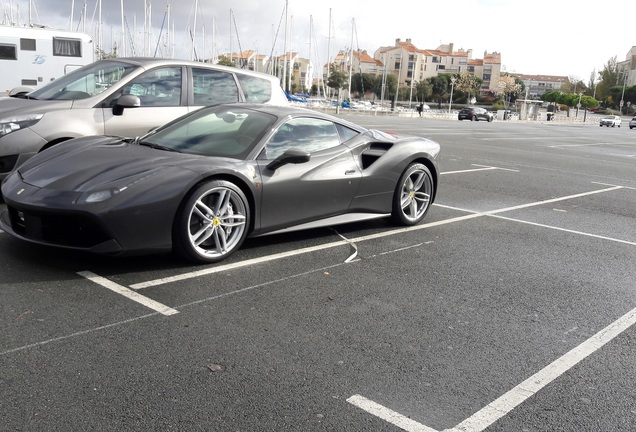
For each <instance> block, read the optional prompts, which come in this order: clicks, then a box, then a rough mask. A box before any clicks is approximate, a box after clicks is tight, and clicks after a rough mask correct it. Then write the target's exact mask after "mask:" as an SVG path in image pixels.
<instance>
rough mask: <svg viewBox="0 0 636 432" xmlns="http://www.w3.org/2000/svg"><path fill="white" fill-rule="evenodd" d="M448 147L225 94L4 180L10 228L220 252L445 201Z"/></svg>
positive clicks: (98, 241)
mask: <svg viewBox="0 0 636 432" xmlns="http://www.w3.org/2000/svg"><path fill="white" fill-rule="evenodd" d="M439 151H440V146H439V144H437V143H436V142H434V141H430V140H428V139H425V138H420V137H401V136H396V135H392V134H387V133H383V132H380V131H377V130H367V129H365V128H362V127H360V126H357V125H355V124H352V123H349V122H347V121H344V120H342V119H340V118H337V117H333V116H329V115H326V114H322V113H319V112H315V111H311V110H305V109H299V108H291V107H275V106H265V105H249V104H227V105H216V106H211V107H206V108H202V109H200V110H197V111H195V112H193V113H190V114H188V115H185V116H183V117H180V118H178V119H176V120H174V121H172V122H170V123H168V124H166V125H165V126H162V127H161V128H159V129H156V130H154V131H151V132H150V133H148V134H146V135H144V136H142V137H138V138H135V139H128V138H121V137H112V136H92V137H84V138H76V139H73V140H70V141H67V142H64V143H61V144H58V145H56V146H54V147H52V148H50V149H48V150H45V151H43V152H41V153H39V154H37V155H36V156H34V157H32V158H31V159H29V160H27V161H26V162H25V163H24V164H23V165H21V166H20V167H19V168H18V169H17V170H16V171H15V172H14V173H13V174H11V175H10V176H9V177H7V178H6V179H5V181H4V182H3V184H2V195H3V197H4V200H5V202H6V204H7V209H6V211H5V212H3V214H2V217H1V218H0V228H1V229H2V230H4V231H6V232H7V233H9V234H11V235H13V236H15V237H18V238H21V239H23V240H26V241H29V242H33V243H39V244H44V245H52V246H58V247H64V248H72V249H79V250H86V251H90V252H95V253H101V254H127V253H150V252H160V251H161V252H163V251H170V250H173V251H175V252H176V253H178V254H179V255H181V256H183V257H185V258H187V259H189V260H192V261H195V262H200V263H212V262H217V261H220V260H222V259H224V258H226V257H227V256H229V255H230V254H231V253H233V252H234V251H236V250H237V249H238V248H239V247H240V246H241V244H242V243H243V241H244V239H245V238H246V237H247V236H259V235H264V234H272V233H276V232H280V231H289V230H296V229H305V228H313V227H318V226H329V225H335V224H342V223H347V222H353V221H359V220H364V219H370V218H379V217H390V218H391V219H392V220H393V221H394V222H395V223H397V224H400V225H413V224H417V223H419V222H420V221H421V220H422V219H423V218H424V215H425V214H426V213H427V211H428V209H429V208H430V206H431V204H432V203H433V201H434V199H435V193H436V191H437V182H438V168H437V157H438V155H439Z"/></svg>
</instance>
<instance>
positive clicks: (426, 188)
mask: <svg viewBox="0 0 636 432" xmlns="http://www.w3.org/2000/svg"><path fill="white" fill-rule="evenodd" d="M434 192H435V184H433V177H432V176H431V172H430V171H429V170H428V168H427V167H426V166H425V165H423V164H421V163H413V164H411V165H409V166H408V167H407V168H406V170H405V171H404V172H403V173H402V176H401V177H400V180H399V181H398V184H397V186H396V188H395V192H394V194H393V211H392V213H391V219H392V220H393V222H394V223H396V224H399V225H415V224H417V223H419V222H420V221H421V220H422V219H423V218H424V216H425V215H426V212H427V211H428V209H429V207H430V205H431V199H432V197H433V195H434Z"/></svg>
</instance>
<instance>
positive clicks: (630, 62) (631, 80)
mask: <svg viewBox="0 0 636 432" xmlns="http://www.w3.org/2000/svg"><path fill="white" fill-rule="evenodd" d="M616 69H617V70H618V76H619V80H620V84H624V85H626V86H627V87H631V86H635V85H636V46H633V47H632V48H631V49H630V50H629V51H628V52H627V55H626V56H625V60H624V61H622V62H619V63H617V64H616Z"/></svg>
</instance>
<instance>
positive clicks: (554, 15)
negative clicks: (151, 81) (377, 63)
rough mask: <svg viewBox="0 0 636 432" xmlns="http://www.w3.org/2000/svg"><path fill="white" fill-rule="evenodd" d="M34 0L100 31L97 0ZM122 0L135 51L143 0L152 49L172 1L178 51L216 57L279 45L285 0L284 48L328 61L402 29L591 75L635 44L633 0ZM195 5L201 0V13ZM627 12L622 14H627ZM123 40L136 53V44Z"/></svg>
mask: <svg viewBox="0 0 636 432" xmlns="http://www.w3.org/2000/svg"><path fill="white" fill-rule="evenodd" d="M31 1H32V4H33V5H34V7H33V8H32V9H31V10H32V15H31V16H32V17H33V21H34V22H37V23H41V24H45V25H49V26H51V27H58V28H69V27H70V24H69V22H70V17H71V10H72V5H73V4H74V6H75V8H74V9H75V10H74V12H73V15H74V20H73V25H72V27H73V28H77V27H78V26H80V29H81V26H82V24H80V21H79V20H80V17H81V14H82V12H81V11H82V8H83V7H84V5H86V10H87V19H86V30H87V32H89V33H91V34H92V35H93V37H94V38H95V39H97V35H96V32H97V31H96V28H97V26H96V23H97V22H98V19H97V17H98V15H97V7H96V6H97V4H98V3H97V2H98V0H31ZM0 2H1V3H0V4H1V5H2V8H3V12H4V14H3V16H4V15H5V14H8V13H9V11H10V10H12V13H13V20H14V21H17V19H18V12H17V11H18V8H19V17H20V18H19V20H20V23H22V24H24V23H25V22H27V19H28V10H29V7H28V5H29V0H0ZM123 3H124V16H125V20H126V22H127V25H128V28H129V29H130V32H133V29H135V28H136V30H137V31H136V35H137V36H136V38H135V39H136V42H135V45H136V47H135V48H136V53H143V31H142V29H143V22H144V3H146V4H150V5H151V11H152V13H151V15H150V17H151V19H152V27H153V30H152V35H151V37H149V38H148V40H149V42H148V45H149V46H150V47H151V48H149V49H150V51H149V52H150V53H151V55H152V54H154V52H155V47H156V45H157V40H158V38H159V35H160V31H161V30H160V29H161V26H162V21H163V20H164V17H165V16H166V10H167V5H168V4H171V5H172V19H171V21H173V22H174V28H175V35H176V39H175V46H174V50H175V55H176V56H177V57H180V58H186V59H189V58H191V51H192V50H191V45H192V42H191V38H190V36H188V35H190V34H191V35H192V36H193V37H194V39H195V41H196V51H197V54H198V55H199V56H201V54H202V51H203V49H204V48H205V52H204V53H203V54H204V55H205V57H211V55H212V46H213V42H214V43H215V45H216V50H217V52H218V53H224V52H228V51H229V50H230V45H231V47H232V51H234V52H238V51H239V46H240V48H241V49H242V50H248V49H251V50H257V51H258V52H260V53H262V54H270V53H271V52H273V53H274V54H280V53H282V52H283V48H284V46H285V45H284V43H285V42H284V40H285V37H284V34H285V25H284V17H285V14H284V10H285V4H286V3H287V4H288V5H289V14H288V22H289V25H288V29H289V30H288V32H287V34H288V38H289V39H288V40H289V41H288V42H287V45H286V46H287V49H288V50H292V51H297V52H299V53H300V54H301V56H303V57H308V56H309V48H310V39H311V40H312V43H311V46H312V47H313V48H312V50H313V51H312V52H313V54H312V60H313V61H314V62H319V63H321V64H322V63H326V61H327V52H328V51H329V53H330V54H331V56H332V57H333V55H334V54H335V53H336V52H337V51H338V50H343V49H346V48H348V47H349V46H353V48H354V49H362V50H367V51H368V52H369V53H370V54H371V55H373V53H374V52H375V50H376V49H378V48H379V47H380V46H389V45H394V44H395V39H396V38H401V39H402V40H406V39H407V38H410V39H411V41H412V43H413V44H414V45H415V46H416V47H417V48H420V49H434V48H437V47H438V46H439V45H441V44H448V43H453V44H454V47H455V49H460V48H463V49H466V50H468V49H472V50H473V58H483V54H484V51H488V52H494V51H496V52H499V53H501V61H502V68H503V69H504V70H507V71H509V72H518V73H523V74H543V75H560V76H575V77H578V78H579V79H582V80H584V81H585V82H588V81H589V77H590V74H591V73H592V71H593V70H595V69H596V70H597V71H599V70H602V68H603V66H604V65H605V64H606V63H607V61H608V60H609V59H610V58H612V57H617V60H618V61H622V60H625V58H626V55H627V53H628V52H629V50H630V49H631V48H632V46H636V32H635V31H634V27H633V19H634V18H633V17H636V2H632V1H627V0H614V1H611V2H610V3H608V8H607V9H605V8H603V4H604V3H602V2H600V3H599V2H594V3H586V2H575V1H562V0H532V1H519V0H453V1H439V0H438V1H430V0H419V1H413V0H410V1H405V0H402V1H391V0H340V1H331V0H321V1H308V0H288V1H287V2H286V1H285V0H234V1H227V0H123ZM120 5H121V0H102V22H103V25H102V31H103V42H104V49H105V50H106V51H110V50H111V46H112V45H111V35H112V36H113V38H114V39H116V40H119V39H120V38H121V20H122V18H121V8H120ZM195 5H198V13H196V14H195ZM195 15H196V28H195V27H194V23H195ZM330 15H331V23H332V24H331V31H330V28H329V17H330ZM621 17H625V20H623V22H622V23H621ZM311 21H313V37H311V38H310V27H311V26H310V22H311ZM135 23H136V26H135ZM203 26H205V36H204V31H203ZM230 26H232V27H231V29H232V30H231V34H232V37H231V38H230ZM213 28H215V29H216V31H215V32H213ZM164 31H165V30H164ZM277 32H278V36H277V37H276V36H275V35H276V33H277ZM213 33H214V34H213ZM329 34H331V39H330V38H329V37H328V36H329ZM127 38H128V39H130V36H127ZM151 38H152V39H151ZM352 41H353V43H352ZM159 45H160V49H161V48H162V47H161V44H159ZM164 49H166V50H167V48H164ZM127 50H128V52H127V53H128V54H129V55H130V54H131V53H132V49H131V48H127Z"/></svg>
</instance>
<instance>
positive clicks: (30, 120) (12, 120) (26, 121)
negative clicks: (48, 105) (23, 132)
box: [0, 114, 44, 137]
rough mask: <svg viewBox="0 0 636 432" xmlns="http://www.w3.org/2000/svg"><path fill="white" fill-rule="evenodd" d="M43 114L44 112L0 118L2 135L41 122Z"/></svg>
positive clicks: (0, 134)
mask: <svg viewBox="0 0 636 432" xmlns="http://www.w3.org/2000/svg"><path fill="white" fill-rule="evenodd" d="M43 116H44V114H25V115H19V116H14V117H5V118H3V119H0V137H3V136H5V135H7V134H10V133H11V132H14V131H17V130H20V129H24V128H28V127H30V126H33V125H34V124H36V123H37V122H39V121H40V119H41V118H42V117H43Z"/></svg>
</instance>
